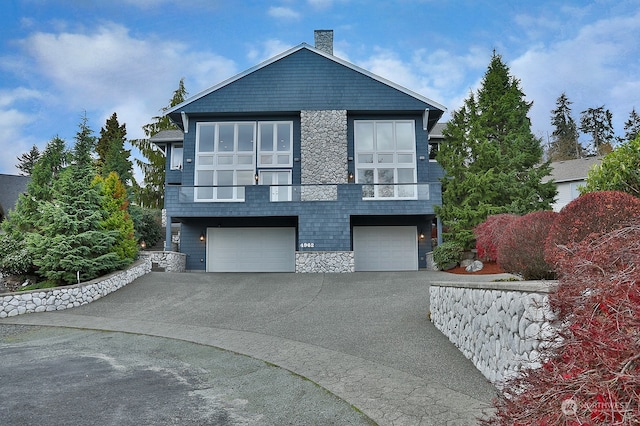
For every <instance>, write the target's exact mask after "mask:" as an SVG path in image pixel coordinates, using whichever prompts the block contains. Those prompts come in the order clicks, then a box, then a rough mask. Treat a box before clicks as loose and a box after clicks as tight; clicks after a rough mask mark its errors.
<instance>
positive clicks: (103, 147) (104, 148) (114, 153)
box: [96, 112, 133, 186]
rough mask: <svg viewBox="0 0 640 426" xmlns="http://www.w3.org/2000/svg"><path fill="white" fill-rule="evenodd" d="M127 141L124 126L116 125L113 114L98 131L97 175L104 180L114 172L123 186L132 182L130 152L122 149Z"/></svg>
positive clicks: (115, 116) (114, 114)
mask: <svg viewBox="0 0 640 426" xmlns="http://www.w3.org/2000/svg"><path fill="white" fill-rule="evenodd" d="M126 139H127V129H126V125H125V124H122V125H120V123H118V116H117V115H116V113H115V112H114V113H113V115H111V117H110V118H108V119H107V122H106V124H105V127H103V128H102V129H100V138H99V139H98V143H97V145H96V152H97V153H98V159H97V161H96V163H97V166H98V173H99V174H100V175H101V176H102V177H103V178H106V177H107V176H109V174H110V173H111V172H116V173H117V174H118V177H119V178H120V180H121V181H122V183H123V184H124V185H125V186H129V185H130V184H131V182H132V181H133V172H132V168H133V166H132V163H131V161H130V160H129V156H130V155H131V151H130V150H126V149H124V144H125V141H126Z"/></svg>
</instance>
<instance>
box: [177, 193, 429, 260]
mask: <svg viewBox="0 0 640 426" xmlns="http://www.w3.org/2000/svg"><path fill="white" fill-rule="evenodd" d="M190 190H192V189H190ZM179 192H180V187H177V186H169V187H167V188H166V193H165V194H166V195H165V205H166V206H167V209H168V211H169V212H170V216H171V217H172V218H173V219H174V220H179V221H182V222H183V226H182V235H181V247H180V251H181V252H183V253H186V254H187V268H188V269H194V270H202V269H205V263H203V262H200V259H201V258H203V259H206V258H205V253H204V245H203V244H201V243H200V241H199V236H200V233H201V232H203V231H204V230H206V228H207V227H216V226H240V227H248V226H264V225H267V226H296V224H297V230H298V241H297V244H298V250H301V251H304V250H309V251H349V250H351V249H352V241H351V228H352V226H353V224H354V223H355V224H356V225H358V224H361V225H363V224H372V223H373V224H383V225H415V226H416V227H417V229H418V231H419V230H422V231H423V233H425V235H426V236H427V237H426V238H425V240H423V241H420V242H419V245H418V254H419V257H420V259H419V266H420V267H426V260H424V259H425V253H426V252H428V251H430V250H431V240H430V235H431V222H430V221H431V219H432V218H433V217H434V210H433V206H434V205H436V204H439V203H440V199H441V196H440V193H439V191H436V190H435V187H434V188H432V192H431V198H432V199H431V200H404V201H388V200H387V201H370V200H363V199H362V195H361V194H362V190H361V185H358V184H345V185H339V186H338V199H339V200H340V201H306V202H280V203H276V202H270V201H269V187H268V186H250V187H247V188H246V192H245V196H246V201H245V202H237V203H195V202H194V203H179V202H178V200H179ZM367 217H370V218H371V219H369V220H367V219H366V218H367ZM273 218H283V219H281V220H279V221H278V220H276V219H273ZM284 218H287V219H284ZM354 218H355V219H354ZM274 220H276V222H274ZM265 221H269V222H268V223H265ZM354 221H355V222H354ZM303 242H309V243H313V244H314V247H313V248H300V247H299V243H303Z"/></svg>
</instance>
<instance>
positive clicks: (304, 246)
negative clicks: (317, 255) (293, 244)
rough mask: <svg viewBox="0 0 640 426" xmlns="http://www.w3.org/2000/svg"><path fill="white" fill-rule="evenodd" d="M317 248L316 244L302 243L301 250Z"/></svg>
mask: <svg viewBox="0 0 640 426" xmlns="http://www.w3.org/2000/svg"><path fill="white" fill-rule="evenodd" d="M315 246H316V245H315V243H300V248H313V247H315Z"/></svg>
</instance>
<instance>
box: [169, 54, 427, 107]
mask: <svg viewBox="0 0 640 426" xmlns="http://www.w3.org/2000/svg"><path fill="white" fill-rule="evenodd" d="M426 108H430V109H432V110H439V109H438V108H436V107H434V106H432V105H429V104H427V103H425V102H423V101H421V100H419V99H416V98H414V97H411V96H409V95H408V94H406V93H403V92H401V91H399V90H397V89H395V88H393V87H391V86H388V85H385V84H383V83H381V82H380V81H377V80H375V79H373V78H371V77H369V76H366V75H364V74H361V73H359V72H357V71H355V70H353V69H351V68H348V67H346V66H344V65H342V64H340V63H337V62H334V61H332V60H330V59H327V58H325V57H323V56H321V55H319V54H317V53H315V52H312V51H311V50H308V49H301V50H298V51H297V52H294V53H292V54H291V55H289V56H286V57H284V58H282V59H280V60H278V61H276V62H274V63H272V64H270V65H267V66H265V67H263V68H260V69H258V70H256V71H254V72H253V73H251V74H248V75H246V76H244V77H242V78H240V79H238V80H236V81H234V82H232V83H230V84H228V85H226V86H223V87H221V88H219V89H218V90H216V91H214V92H212V93H210V94H208V95H206V96H204V97H202V98H200V99H196V100H195V101H193V102H191V103H190V104H187V105H185V106H184V107H183V108H181V109H180V110H181V111H185V112H186V113H187V114H189V115H191V114H192V113H211V112H217V113H245V112H254V111H260V112H269V111H271V112H277V111H301V110H314V109H315V110H338V109H345V110H352V111H424V110H425V109H426ZM174 114H175V113H174Z"/></svg>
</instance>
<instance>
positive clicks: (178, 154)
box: [171, 143, 183, 170]
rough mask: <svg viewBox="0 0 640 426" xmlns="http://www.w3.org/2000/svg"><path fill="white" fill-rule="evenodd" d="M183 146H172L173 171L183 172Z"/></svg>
mask: <svg viewBox="0 0 640 426" xmlns="http://www.w3.org/2000/svg"><path fill="white" fill-rule="evenodd" d="M182 152H183V149H182V144H181V143H174V144H173V145H171V170H182Z"/></svg>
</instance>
